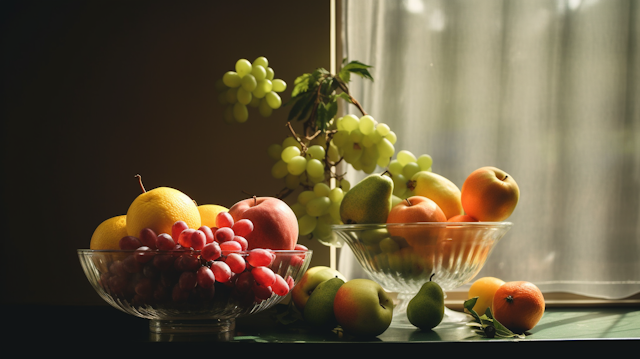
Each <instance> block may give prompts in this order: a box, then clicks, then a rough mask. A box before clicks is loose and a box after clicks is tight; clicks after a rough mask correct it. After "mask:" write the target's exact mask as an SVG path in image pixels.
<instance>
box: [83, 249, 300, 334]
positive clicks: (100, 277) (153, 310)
mask: <svg viewBox="0 0 640 359" xmlns="http://www.w3.org/2000/svg"><path fill="white" fill-rule="evenodd" d="M250 252H251V251H241V252H233V253H237V254H238V255H239V256H241V257H242V258H243V259H246V258H247V256H248V255H249V253H250ZM271 252H272V253H273V261H272V262H271V264H270V265H267V266H263V267H266V268H269V269H271V272H273V273H274V274H277V275H279V276H280V277H281V278H282V279H284V280H285V282H286V283H287V285H286V286H283V285H280V287H279V288H280V291H279V290H277V289H276V288H277V287H276V285H275V284H274V285H273V286H272V287H265V286H259V285H256V284H255V280H254V279H253V278H254V277H255V278H257V276H258V274H255V273H257V271H254V270H255V268H258V267H255V268H253V267H251V266H250V265H248V264H247V266H246V269H244V270H243V271H242V270H240V269H235V270H236V271H237V272H238V273H231V274H232V276H231V278H230V279H229V280H228V281H226V282H224V283H221V282H220V281H218V280H216V281H215V283H214V284H213V286H209V285H200V284H198V282H197V279H196V284H194V282H193V281H194V275H195V277H196V278H197V271H198V269H199V268H200V267H203V266H209V267H210V266H211V265H212V263H213V262H212V261H209V262H207V261H205V260H204V259H202V258H200V251H195V250H179V251H178V250H176V251H159V250H155V251H147V252H140V251H137V250H90V249H79V250H78V256H79V258H80V264H81V265H82V269H83V270H84V273H85V275H86V276H87V279H88V280H89V282H90V283H91V285H92V286H93V288H94V289H95V290H96V292H97V293H98V294H99V295H100V297H102V299H104V300H105V301H106V302H107V303H109V304H110V305H111V306H113V307H114V308H117V309H119V310H121V311H123V312H125V313H128V314H131V315H134V316H136V317H140V318H146V319H149V320H150V322H149V329H150V338H151V339H154V340H157V341H169V340H179V338H180V337H183V338H184V337H186V338H189V337H193V336H194V335H198V336H199V337H209V338H211V339H212V340H228V339H231V338H232V335H233V331H234V329H235V319H236V318H238V317H241V316H247V315H251V314H254V313H258V312H260V311H263V310H265V309H268V308H270V307H272V306H274V305H276V304H277V303H279V302H280V301H281V300H282V299H283V298H285V297H286V295H287V293H284V291H282V289H283V288H284V289H286V290H289V291H290V290H291V289H292V288H293V286H294V285H295V283H297V282H298V280H299V279H300V278H301V277H302V275H303V274H304V272H305V271H306V270H307V267H308V266H309V262H310V260H311V256H312V253H313V252H312V251H311V250H271ZM230 254H231V252H226V251H223V252H222V256H221V257H220V258H219V259H218V260H220V261H222V260H224V259H225V258H227V256H229V255H230ZM236 259H237V257H236ZM218 260H216V261H218ZM261 272H263V273H264V272H265V270H264V268H263V269H262V270H261ZM266 272H269V271H266ZM185 273H186V274H185ZM220 278H222V276H221V277H220ZM280 283H282V282H281V281H280ZM276 293H279V294H276Z"/></svg>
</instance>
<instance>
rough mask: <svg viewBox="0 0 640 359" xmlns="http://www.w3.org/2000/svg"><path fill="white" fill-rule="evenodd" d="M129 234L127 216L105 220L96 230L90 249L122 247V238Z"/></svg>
mask: <svg viewBox="0 0 640 359" xmlns="http://www.w3.org/2000/svg"><path fill="white" fill-rule="evenodd" d="M126 235H127V216H126V215H120V216H115V217H111V218H109V219H106V220H104V221H103V222H102V223H100V225H98V227H97V228H96V229H95V230H94V232H93V235H92V236H91V241H90V242H89V249H94V250H96V249H120V239H121V238H122V237H124V236H126Z"/></svg>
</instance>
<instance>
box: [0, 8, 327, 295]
mask: <svg viewBox="0 0 640 359" xmlns="http://www.w3.org/2000/svg"><path fill="white" fill-rule="evenodd" d="M0 6H1V8H0V17H1V19H2V20H1V21H2V60H3V61H2V81H1V82H2V87H3V94H2V105H1V109H2V173H3V175H2V200H1V201H2V207H3V225H2V228H3V233H4V234H3V236H2V245H1V246H0V248H1V249H0V250H1V251H2V259H1V263H2V267H1V269H0V271H1V275H2V282H1V284H2V293H3V294H2V296H1V297H2V302H3V303H5V304H6V303H38V304H40V303H43V304H103V302H102V300H101V299H100V298H99V297H98V296H97V294H96V293H95V292H94V291H93V289H92V288H91V286H90V285H89V283H88V281H87V280H86V278H85V277H84V274H83V273H82V269H81V267H80V264H79V261H78V258H77V255H76V249H78V248H88V246H89V240H90V238H91V234H92V233H93V230H94V229H95V227H96V226H97V225H98V224H100V223H101V222H102V221H103V220H105V219H107V218H109V217H112V216H115V215H120V214H125V213H126V211H127V208H128V206H129V204H130V203H131V201H133V199H134V198H135V197H136V196H137V195H138V194H139V193H140V188H139V186H138V184H137V180H136V179H135V178H134V175H136V174H141V175H142V178H143V180H144V184H145V187H146V188H147V189H152V188H155V187H159V186H169V187H174V188H177V189H179V190H181V191H183V192H185V193H186V194H188V195H189V196H191V197H192V198H193V199H195V200H196V201H197V202H198V203H199V204H205V203H214V204H220V205H223V206H227V207H229V206H231V205H233V204H234V203H235V202H236V201H238V200H241V199H244V198H247V197H249V195H247V193H251V194H256V195H275V194H276V193H277V192H278V191H279V190H280V189H281V188H282V182H281V181H280V180H276V179H273V178H272V177H271V175H270V168H271V165H272V162H271V160H269V159H268V157H267V155H266V148H267V146H268V145H270V144H271V143H273V142H280V141H281V140H282V139H283V138H284V136H286V135H287V131H286V129H285V123H286V116H287V113H288V109H286V108H284V109H281V110H278V111H275V112H274V115H273V116H272V117H270V118H268V119H265V118H262V117H261V116H259V115H258V114H257V112H252V113H251V115H250V117H249V121H248V122H247V123H245V124H244V125H234V126H232V125H227V124H225V123H224V121H223V119H222V111H223V108H222V107H221V106H220V105H218V102H217V100H216V98H217V93H216V91H215V88H214V82H215V81H216V80H217V79H218V78H220V77H221V76H222V74H224V72H226V71H228V70H233V68H234V65H235V62H236V60H237V59H239V58H247V59H249V60H250V61H252V60H253V59H255V58H256V57H258V56H266V57H267V58H268V59H269V61H270V65H271V66H272V67H273V68H274V70H275V74H276V78H281V79H283V80H285V81H286V82H287V83H288V84H289V85H290V86H291V85H292V84H293V80H294V79H295V77H296V76H298V75H300V74H302V73H305V72H311V71H312V70H313V69H315V68H317V67H325V68H327V69H328V68H329V63H330V58H329V56H330V48H329V46H330V39H329V24H330V23H329V16H330V14H329V1H327V0H312V1H310V0H305V1H296V0H278V1H254V0H251V1H249V0H234V1H231V0H229V1H213V0H212V1H143V0H138V1H101V0H98V1H79V0H77V1H70V0H56V1H34V0H23V1H18V0H10V1H7V0H4V1H2V2H1V5H0ZM290 89H291V87H289V89H288V90H287V92H285V93H284V94H283V100H285V101H286V99H288V98H289V96H290ZM245 192H247V193H245ZM304 244H306V245H308V246H309V247H311V248H312V249H314V250H316V253H315V256H314V259H313V261H312V265H318V264H324V265H328V249H327V247H323V246H321V245H319V244H317V243H315V242H304Z"/></svg>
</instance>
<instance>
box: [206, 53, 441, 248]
mask: <svg viewBox="0 0 640 359" xmlns="http://www.w3.org/2000/svg"><path fill="white" fill-rule="evenodd" d="M370 68H371V66H369V65H365V64H363V63H361V62H358V61H351V62H347V60H346V59H345V60H344V61H343V63H342V67H341V68H340V71H339V72H338V74H331V73H330V72H329V71H327V70H325V69H323V68H318V69H316V70H315V71H313V72H311V73H305V74H303V75H301V76H299V77H297V78H296V79H295V82H294V86H293V89H292V92H291V98H290V100H289V101H288V102H287V103H284V104H283V103H282V100H281V98H280V96H279V95H278V93H280V92H283V91H285V90H286V88H287V86H286V83H285V82H284V81H282V80H278V79H274V77H273V76H274V75H273V74H274V71H273V69H272V68H270V67H269V66H268V61H267V59H266V58H264V57H259V58H257V59H256V60H255V61H254V62H253V63H250V62H249V61H248V60H245V59H240V60H238V61H237V63H236V67H235V71H228V72H227V73H225V74H224V76H223V77H222V79H221V80H220V81H219V82H218V90H219V93H220V95H219V100H220V102H221V103H222V104H225V105H227V108H226V110H225V114H224V119H225V121H226V122H228V123H235V122H239V123H244V122H246V121H247V119H248V109H247V107H248V106H249V107H251V106H253V107H257V108H258V110H259V113H260V114H261V115H262V116H264V117H269V116H270V115H271V113H272V111H273V110H275V109H278V108H280V107H281V106H291V108H290V112H289V115H288V118H287V127H288V130H289V133H288V134H287V135H286V137H285V138H284V140H283V141H281V142H277V143H273V144H271V145H270V146H269V147H268V148H267V154H268V156H269V157H270V158H271V159H272V160H273V161H274V162H273V165H272V167H271V175H272V177H274V178H276V179H282V180H283V182H284V188H283V189H281V190H280V191H279V192H278V193H277V195H276V197H277V198H280V199H284V198H285V197H288V196H289V195H291V194H293V193H294V192H295V191H296V190H300V192H299V193H298V195H297V197H296V198H295V201H294V202H293V204H290V206H291V208H292V209H293V211H294V213H295V214H296V217H297V219H298V228H299V233H300V235H301V236H308V237H309V238H315V239H317V240H318V241H319V242H320V243H322V244H325V245H333V246H340V245H341V243H337V242H336V240H337V239H336V236H334V235H333V231H332V229H331V225H335V224H342V221H341V218H340V205H341V203H342V199H343V197H344V195H345V194H346V193H347V192H348V191H349V190H350V188H351V183H349V181H348V180H346V179H345V178H344V177H345V175H346V173H336V172H335V171H336V168H337V166H338V164H340V163H341V162H344V163H346V164H349V165H350V166H351V167H352V168H353V169H354V170H356V171H363V172H364V173H367V174H371V173H373V172H375V170H376V169H377V168H378V167H380V168H383V169H384V170H385V171H387V172H389V173H391V176H392V178H393V179H394V183H396V182H397V183H398V184H397V185H396V187H397V188H398V190H397V191H395V192H394V196H396V198H406V196H410V195H411V194H412V192H411V189H410V188H408V187H407V186H408V184H409V182H408V179H410V178H411V176H409V173H410V172H411V171H413V170H414V169H421V168H428V169H429V170H430V168H431V157H429V156H428V155H422V156H420V157H419V158H416V157H415V156H414V155H413V154H411V153H410V152H408V151H404V150H402V151H400V152H398V156H397V158H396V159H393V156H394V155H395V153H396V148H395V146H396V142H397V136H396V134H395V133H394V132H393V131H392V130H391V128H390V127H389V126H388V125H387V124H385V123H383V122H379V121H376V120H375V119H374V117H373V116H371V115H370V114H368V113H366V111H365V110H364V108H363V106H362V105H361V104H360V103H359V102H358V101H357V100H356V99H355V98H354V97H353V96H352V95H351V93H350V91H349V85H348V84H349V82H350V81H351V76H352V75H356V76H359V77H361V78H363V79H366V80H371V81H373V77H372V76H371V74H370V73H369V69H370ZM339 100H342V101H346V102H347V103H348V104H352V105H354V106H355V107H356V108H357V109H358V110H359V111H360V114H352V113H351V114H347V115H344V116H338V101H339ZM292 122H297V123H301V124H302V130H301V131H296V130H295V129H294V126H293V124H292ZM425 166H426V167H425ZM394 177H395V178H394Z"/></svg>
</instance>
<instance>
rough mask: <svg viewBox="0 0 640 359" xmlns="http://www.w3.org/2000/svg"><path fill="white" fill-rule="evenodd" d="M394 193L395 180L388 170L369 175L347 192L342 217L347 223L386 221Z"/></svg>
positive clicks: (342, 207)
mask: <svg viewBox="0 0 640 359" xmlns="http://www.w3.org/2000/svg"><path fill="white" fill-rule="evenodd" d="M392 193H393V181H392V180H391V177H389V176H388V175H387V174H386V172H385V173H382V174H372V175H369V176H367V177H365V178H363V179H362V180H361V181H360V182H358V183H357V184H356V185H355V186H353V187H351V189H350V190H349V191H348V192H347V193H345V195H344V197H343V198H342V203H341V204H340V219H341V220H342V222H343V223H345V224H356V223H357V224H365V223H386V222H387V216H388V215H389V212H390V211H391V205H392Z"/></svg>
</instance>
